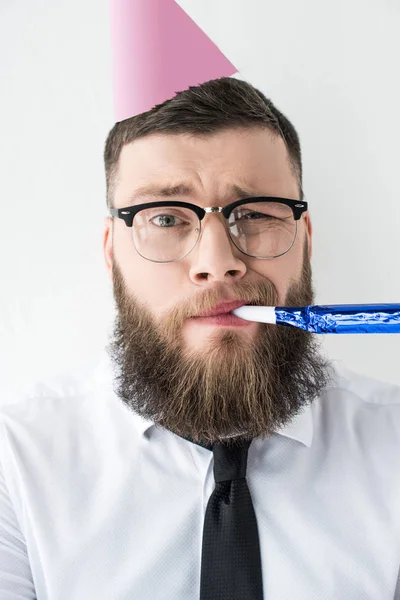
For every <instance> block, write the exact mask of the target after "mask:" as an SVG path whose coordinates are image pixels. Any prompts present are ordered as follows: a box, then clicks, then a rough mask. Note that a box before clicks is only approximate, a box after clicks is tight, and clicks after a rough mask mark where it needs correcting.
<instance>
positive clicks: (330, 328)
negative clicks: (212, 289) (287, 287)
mask: <svg viewBox="0 0 400 600" xmlns="http://www.w3.org/2000/svg"><path fill="white" fill-rule="evenodd" d="M232 314H234V315H236V316H237V317H240V318H241V319H244V320H245V321H257V322H259V323H270V324H273V325H292V326H293V327H298V328H300V329H304V331H309V332H311V333H400V304H331V305H326V306H322V305H321V306H317V305H315V306H303V307H300V308H298V307H296V308H294V307H290V306H249V305H245V306H241V307H240V308H236V309H235V310H232Z"/></svg>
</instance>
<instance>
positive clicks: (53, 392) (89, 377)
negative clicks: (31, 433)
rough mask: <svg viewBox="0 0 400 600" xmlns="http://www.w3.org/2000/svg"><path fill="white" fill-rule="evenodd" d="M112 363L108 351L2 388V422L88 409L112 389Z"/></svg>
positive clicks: (62, 415)
mask: <svg viewBox="0 0 400 600" xmlns="http://www.w3.org/2000/svg"><path fill="white" fill-rule="evenodd" d="M111 385H112V384H111V371H110V363H109V361H108V358H107V356H106V355H105V353H99V354H98V355H96V356H95V357H94V358H93V359H92V360H91V361H90V362H87V363H85V364H83V365H80V366H79V367H77V368H75V369H66V370H62V369H60V370H59V371H58V372H57V373H54V374H52V375H48V376H47V377H45V378H42V379H38V380H37V381H33V382H31V383H28V384H24V385H23V386H18V385H14V386H9V387H8V388H3V389H1V388H0V421H3V422H4V420H8V419H18V420H21V421H22V420H23V421H29V420H32V419H38V418H42V419H45V418H50V417H51V416H54V417H57V416H58V417H59V418H62V417H64V418H65V417H66V414H67V413H68V412H71V411H72V412H73V411H76V410H80V409H84V408H85V402H88V401H89V402H90V400H91V398H92V397H93V395H96V394H98V391H99V390H101V391H102V392H104V391H108V390H110V389H111Z"/></svg>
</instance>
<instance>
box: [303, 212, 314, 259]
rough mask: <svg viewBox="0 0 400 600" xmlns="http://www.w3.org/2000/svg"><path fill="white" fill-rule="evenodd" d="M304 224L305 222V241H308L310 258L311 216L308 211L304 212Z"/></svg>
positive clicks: (310, 255) (310, 256)
mask: <svg viewBox="0 0 400 600" xmlns="http://www.w3.org/2000/svg"><path fill="white" fill-rule="evenodd" d="M304 224H305V231H306V237H307V241H308V256H309V258H310V261H311V258H312V251H313V248H312V233H313V230H312V223H311V217H310V215H309V213H308V211H307V212H306V213H304Z"/></svg>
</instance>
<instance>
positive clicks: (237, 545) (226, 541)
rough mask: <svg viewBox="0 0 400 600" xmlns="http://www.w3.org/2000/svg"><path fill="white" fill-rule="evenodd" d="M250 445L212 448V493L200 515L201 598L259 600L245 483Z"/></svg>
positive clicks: (254, 532)
mask: <svg viewBox="0 0 400 600" xmlns="http://www.w3.org/2000/svg"><path fill="white" fill-rule="evenodd" d="M250 443H251V440H250V441H248V442H244V443H241V444H240V445H238V444H236V445H235V446H231V447H228V446H226V445H224V444H222V443H215V444H214V445H213V446H212V451H213V454H214V477H215V489H214V491H213V492H212V494H211V496H210V499H209V501H208V504H207V509H206V514H205V517H204V527H203V542H202V556H201V575H200V600H263V587H262V568H261V554H260V542H259V538H258V528H257V520H256V515H255V512H254V507H253V502H252V500H251V495H250V490H249V488H248V486H247V481H246V468H247V454H248V450H249V446H250ZM199 445H202V444H199ZM205 447H207V448H209V449H210V448H211V446H205Z"/></svg>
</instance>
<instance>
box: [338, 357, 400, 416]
mask: <svg viewBox="0 0 400 600" xmlns="http://www.w3.org/2000/svg"><path fill="white" fill-rule="evenodd" d="M333 371H334V375H333V378H332V385H331V389H336V390H337V391H340V390H342V391H343V392H347V393H348V394H349V395H353V396H354V397H358V398H359V399H360V400H362V401H363V402H365V403H366V404H377V405H382V406H384V405H386V406H395V405H400V385H399V384H396V383H392V382H390V381H385V380H384V379H382V378H380V377H373V376H371V375H367V374H365V373H360V372H358V371H356V370H354V369H352V368H350V367H349V366H347V365H345V364H344V363H343V362H341V361H334V363H333Z"/></svg>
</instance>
